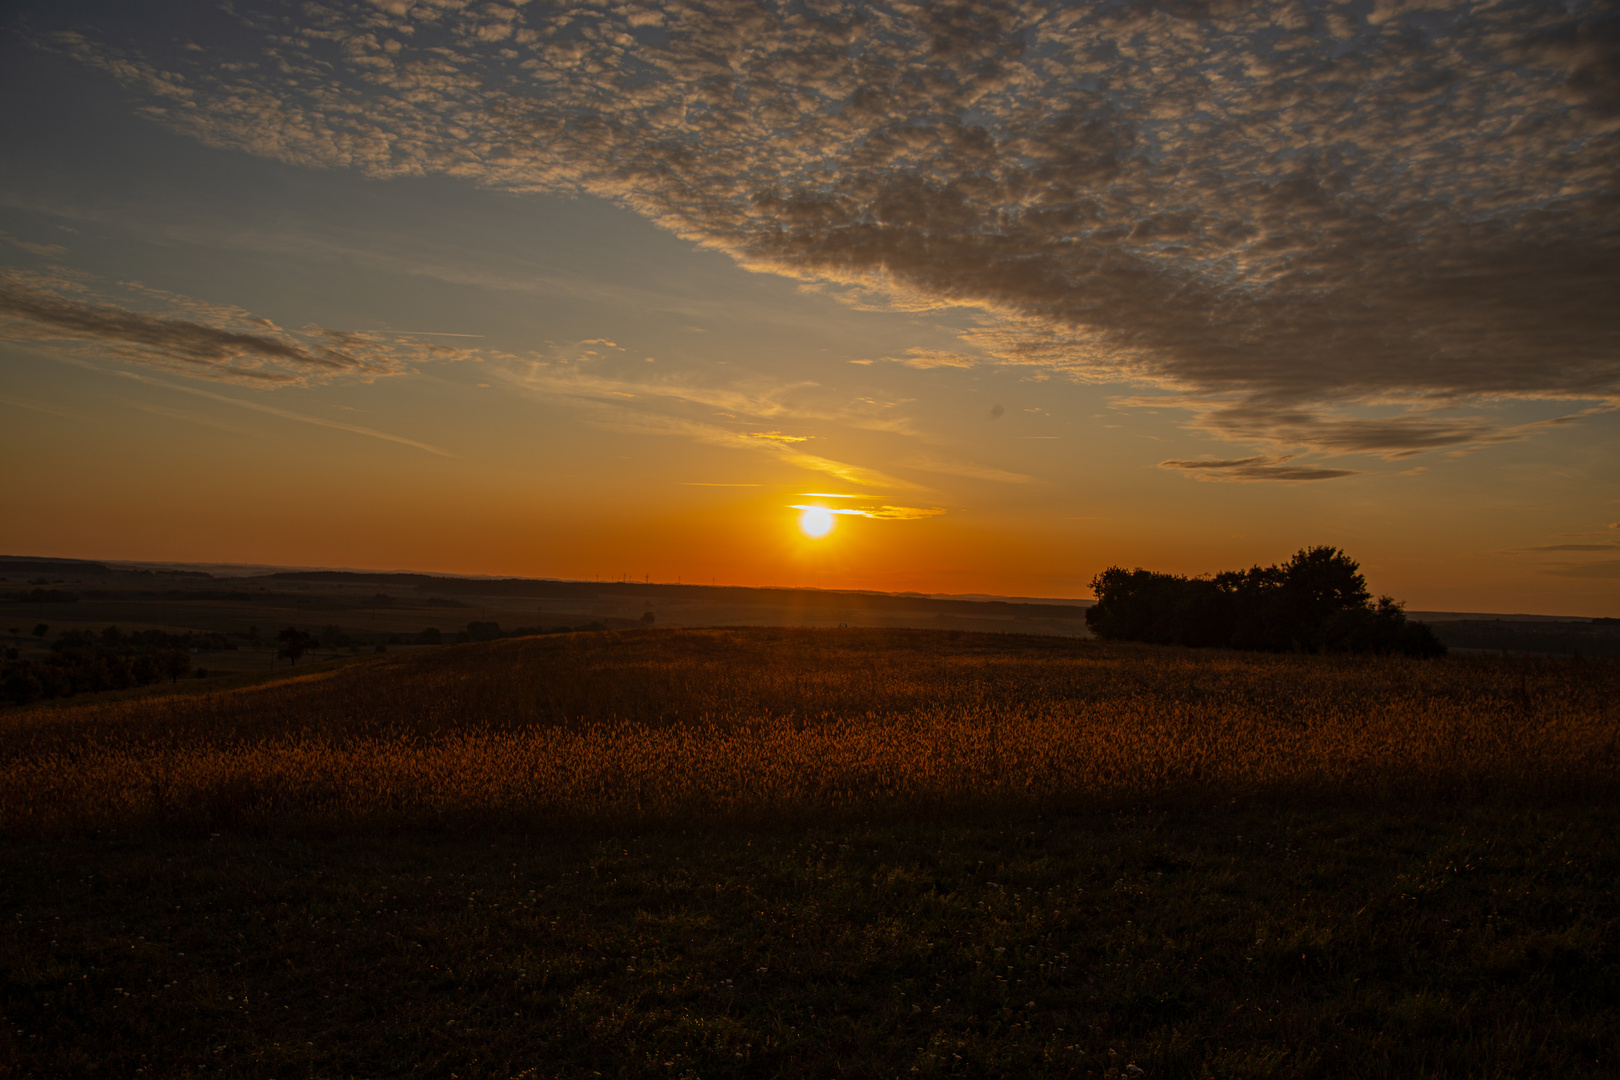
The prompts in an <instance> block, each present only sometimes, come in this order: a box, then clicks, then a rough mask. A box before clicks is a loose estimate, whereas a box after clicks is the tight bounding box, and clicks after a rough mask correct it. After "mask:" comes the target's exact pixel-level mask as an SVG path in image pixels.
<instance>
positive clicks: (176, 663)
mask: <svg viewBox="0 0 1620 1080" xmlns="http://www.w3.org/2000/svg"><path fill="white" fill-rule="evenodd" d="M162 663H163V674H165V675H167V676H168V677H169V681H170V682H176V683H177V682H179V681H180V680H181V678H182V677H184V676H186V675H189V674H190V673H191V656H190V655H189V654H188V653H187V652H186V651H185V650H184V649H169V650H168V651H167V652H165V653H164V654H163V657H162Z"/></svg>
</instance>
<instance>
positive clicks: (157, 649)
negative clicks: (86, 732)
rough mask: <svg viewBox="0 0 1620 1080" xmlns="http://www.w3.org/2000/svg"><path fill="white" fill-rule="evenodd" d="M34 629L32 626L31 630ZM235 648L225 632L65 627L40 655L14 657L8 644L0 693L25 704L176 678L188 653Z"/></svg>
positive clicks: (183, 672) (184, 671)
mask: <svg viewBox="0 0 1620 1080" xmlns="http://www.w3.org/2000/svg"><path fill="white" fill-rule="evenodd" d="M42 625H43V624H42ZM39 629H40V627H36V628H35V630H36V633H37V632H38V630H39ZM39 636H41V637H43V636H44V635H43V634H40V635H39ZM234 648H236V646H235V645H234V644H233V643H232V642H231V641H230V640H229V639H228V638H227V637H225V635H224V634H201V633H193V634H169V633H165V632H163V631H162V630H138V631H135V632H133V633H125V632H123V631H121V630H119V629H118V627H116V626H109V627H107V628H106V629H105V630H103V631H102V632H101V633H99V634H96V633H92V632H91V631H89V630H67V631H64V632H63V633H62V634H61V635H59V636H58V637H57V639H56V640H55V641H53V642H51V652H50V656H48V657H47V658H45V659H43V660H37V659H34V658H32V657H18V656H17V655H16V650H15V649H10V650H7V659H6V660H5V663H4V666H3V667H0V694H3V695H4V696H5V698H6V699H7V700H10V701H14V702H16V703H17V704H19V705H25V704H27V703H28V702H30V701H37V700H39V699H40V698H56V697H72V696H73V695H74V694H80V693H91V692H95V691H99V690H122V689H125V688H127V687H131V686H146V685H148V684H150V683H155V682H159V681H161V680H163V679H168V680H170V681H172V682H178V681H179V680H180V679H182V678H184V677H185V676H187V675H189V674H191V670H192V663H191V656H192V653H194V652H209V651H213V650H215V649H234Z"/></svg>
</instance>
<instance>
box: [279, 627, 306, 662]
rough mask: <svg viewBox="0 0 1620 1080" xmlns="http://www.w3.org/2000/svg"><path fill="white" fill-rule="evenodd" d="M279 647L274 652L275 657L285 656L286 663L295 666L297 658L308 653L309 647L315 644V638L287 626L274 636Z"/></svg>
mask: <svg viewBox="0 0 1620 1080" xmlns="http://www.w3.org/2000/svg"><path fill="white" fill-rule="evenodd" d="M276 640H277V641H279V642H280V643H281V647H280V648H279V649H277V650H276V655H277V656H285V657H286V658H287V660H288V662H290V663H293V664H296V663H298V658H299V657H300V656H303V655H304V654H305V653H307V652H309V648H310V646H311V645H314V644H315V637H314V635H312V634H308V633H305V632H304V631H302V630H300V629H298V627H296V626H289V627H287V628H286V629H285V630H283V631H282V632H281V633H279V634H277V635H276Z"/></svg>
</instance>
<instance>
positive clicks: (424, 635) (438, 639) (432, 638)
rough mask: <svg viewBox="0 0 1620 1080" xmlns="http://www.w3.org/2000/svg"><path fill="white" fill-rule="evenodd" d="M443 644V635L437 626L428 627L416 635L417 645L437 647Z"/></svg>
mask: <svg viewBox="0 0 1620 1080" xmlns="http://www.w3.org/2000/svg"><path fill="white" fill-rule="evenodd" d="M443 642H444V634H443V633H442V632H441V631H440V630H439V628H438V627H437V626H430V627H428V628H427V629H426V630H423V631H422V632H421V633H420V634H417V635H416V643H417V644H418V645H439V644H442V643H443Z"/></svg>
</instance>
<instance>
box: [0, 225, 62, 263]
mask: <svg viewBox="0 0 1620 1080" xmlns="http://www.w3.org/2000/svg"><path fill="white" fill-rule="evenodd" d="M0 241H3V242H5V243H7V244H10V245H11V246H12V247H14V248H17V249H18V250H19V251H26V252H28V253H29V254H30V255H39V256H41V257H43V258H50V259H59V258H61V257H62V256H63V255H66V254H67V253H68V249H67V248H65V247H63V246H62V245H61V244H36V243H34V242H33V241H31V240H19V239H17V238H16V237H15V236H12V235H11V234H10V233H7V232H0Z"/></svg>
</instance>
